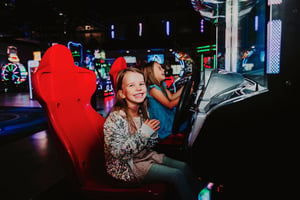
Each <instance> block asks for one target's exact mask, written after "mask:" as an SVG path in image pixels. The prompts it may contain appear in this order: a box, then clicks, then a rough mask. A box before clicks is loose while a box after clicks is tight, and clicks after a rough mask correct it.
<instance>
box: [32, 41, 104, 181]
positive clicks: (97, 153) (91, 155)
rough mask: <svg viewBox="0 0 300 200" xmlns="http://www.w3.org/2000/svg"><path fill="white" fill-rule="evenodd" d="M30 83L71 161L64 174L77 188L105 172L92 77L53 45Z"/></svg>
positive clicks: (60, 144)
mask: <svg viewBox="0 0 300 200" xmlns="http://www.w3.org/2000/svg"><path fill="white" fill-rule="evenodd" d="M32 81H33V88H34V92H35V95H36V96H37V98H38V100H39V102H40V103H41V105H42V106H43V108H44V109H45V111H46V114H47V117H48V122H49V125H50V128H51V129H52V132H53V133H54V136H55V137H56V138H57V139H58V140H57V141H58V143H59V146H61V149H62V151H65V153H67V154H68V155H67V157H69V159H70V161H71V162H70V165H68V166H67V167H66V168H69V169H67V171H68V170H71V171H72V173H75V174H74V175H75V176H74V177H76V179H78V180H76V181H77V182H78V183H79V185H81V184H84V183H85V182H86V181H87V180H88V179H89V178H90V177H92V176H94V174H93V172H95V171H98V172H99V171H102V172H103V171H105V169H104V156H103V124H104V121H105V119H104V118H103V117H102V116H101V115H100V114H98V113H97V112H96V111H95V110H94V109H93V108H92V106H91V103H90V100H91V96H92V94H93V93H94V91H95V89H96V75H95V73H94V72H93V71H90V70H88V69H84V68H80V67H78V66H76V65H75V64H74V60H73V56H72V54H71V52H70V51H69V49H68V48H67V47H65V46H63V45H54V46H52V47H51V48H49V49H48V50H47V51H46V53H45V54H44V56H43V58H42V60H41V62H40V65H39V67H38V70H37V71H36V72H35V73H34V74H33V80H32ZM64 160H65V159H64ZM93 168H97V170H94V169H93Z"/></svg>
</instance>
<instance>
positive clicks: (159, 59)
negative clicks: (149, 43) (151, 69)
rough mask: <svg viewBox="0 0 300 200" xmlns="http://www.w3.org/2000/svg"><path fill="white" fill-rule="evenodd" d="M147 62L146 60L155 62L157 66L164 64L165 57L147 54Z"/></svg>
mask: <svg viewBox="0 0 300 200" xmlns="http://www.w3.org/2000/svg"><path fill="white" fill-rule="evenodd" d="M147 60H148V62H151V61H156V62H158V63H159V64H164V62H165V56H164V54H149V55H147Z"/></svg>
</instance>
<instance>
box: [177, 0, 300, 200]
mask: <svg viewBox="0 0 300 200" xmlns="http://www.w3.org/2000/svg"><path fill="white" fill-rule="evenodd" d="M191 2H192V5H193V7H194V9H195V11H197V12H199V14H200V15H201V16H202V17H203V18H204V19H206V20H209V21H210V22H211V23H213V24H214V25H215V29H216V47H215V49H214V50H215V51H216V53H215V54H214V55H218V59H221V58H222V57H223V58H222V59H223V60H222V62H220V60H218V59H217V60H216V61H215V62H214V65H215V67H212V68H210V67H204V65H203V68H201V65H200V64H197V62H194V60H192V61H191V62H190V63H191V65H192V69H193V72H192V78H191V81H190V82H188V83H187V84H186V86H185V88H184V90H183V92H182V95H181V98H180V101H179V106H178V107H177V110H176V115H175V119H174V124H173V132H177V130H178V127H179V126H180V124H181V123H182V122H183V121H184V120H185V118H186V116H191V120H190V121H191V126H190V131H189V134H188V139H187V141H186V151H187V155H188V156H187V157H188V159H187V161H188V162H189V163H190V164H191V166H192V168H193V169H194V170H195V172H196V173H197V175H199V176H200V177H203V178H204V179H206V180H211V181H213V182H215V183H219V184H222V185H224V186H225V188H227V189H229V190H228V191H229V192H230V195H233V196H230V197H229V196H228V198H230V199H244V198H247V199H248V198H249V199H268V195H272V193H274V191H272V190H270V189H272V187H274V188H276V189H278V188H280V187H278V185H276V186H274V184H273V183H274V181H276V180H288V179H286V178H282V176H284V172H282V171H280V167H281V166H282V165H281V166H280V167H278V165H279V164H278V162H281V161H279V160H277V159H276V158H277V157H278V158H280V159H282V160H284V161H287V159H286V158H283V157H285V156H279V155H280V154H279V153H280V152H281V151H282V152H284V155H286V156H287V157H290V156H289V155H290V154H291V153H292V154H293V152H287V151H286V150H283V149H282V148H280V146H281V141H285V140H286V139H284V136H283V135H281V136H282V137H280V138H281V139H279V138H278V136H275V133H276V132H278V130H279V129H282V130H284V131H283V132H280V133H285V134H287V135H289V137H291V135H290V133H289V132H286V131H287V130H289V126H290V125H291V122H289V120H290V119H291V117H289V116H288V115H284V116H282V115H281V113H282V114H287V113H288V114H289V113H291V111H286V110H285V109H286V108H289V106H287V105H285V104H286V103H287V101H286V100H284V97H282V96H277V95H279V94H277V91H275V90H276V88H274V86H273V85H269V84H270V82H269V81H270V80H272V79H270V76H271V77H273V76H272V75H274V74H278V73H280V67H281V65H280V63H281V61H280V59H281V53H282V52H281V28H282V24H281V23H282V22H281V21H280V20H278V19H276V18H275V17H276V16H275V15H277V14H278V13H279V11H278V9H277V10H275V11H276V12H274V9H275V8H277V7H278V4H281V3H282V1H268V2H267V1H263V0H245V1H239V0H216V1H215V0H213V1H212V0H207V1H206V0H191ZM294 6H295V5H294ZM296 10H297V9H294V12H296ZM203 61H204V59H203ZM183 62H185V63H186V61H183ZM220 63H222V65H220ZM187 64H189V63H187ZM290 64H291V63H290ZM219 65H220V66H219ZM192 81H193V82H194V86H193V87H194V90H193V91H194V92H193V94H192V95H190V94H189V92H188V91H190V88H191V87H192V84H191V82H192ZM287 85H289V84H286V86H287ZM269 86H271V88H270V87H269ZM277 97H279V98H277ZM191 98H192V100H191ZM275 102H276V103H275ZM291 102H292V101H291ZM187 111H188V112H189V114H190V115H185V113H186V112H187ZM285 118H287V119H289V120H287V119H285ZM285 123H286V124H287V126H286V125H285ZM278 148H280V149H281V150H278ZM288 149H290V148H288ZM276 160H277V161H276ZM276 163H277V164H276ZM288 163H291V162H290V161H288ZM272 168H275V169H276V170H273V171H272V172H270V169H272ZM286 168H287V167H284V169H286ZM275 171H276V172H279V171H280V176H281V177H280V178H279V177H278V174H277V173H276V172H275ZM273 172H274V173H273ZM289 175H291V174H289ZM277 183H278V182H276V184H277ZM278 184H281V183H278ZM284 184H285V183H283V185H282V184H281V186H282V187H283V188H285V189H287V188H288V187H289V186H285V185H284ZM271 185H272V186H271ZM234 193H235V194H234ZM277 194H278V193H277ZM258 197H259V198H258ZM260 197H261V198H260ZM225 199H227V198H225Z"/></svg>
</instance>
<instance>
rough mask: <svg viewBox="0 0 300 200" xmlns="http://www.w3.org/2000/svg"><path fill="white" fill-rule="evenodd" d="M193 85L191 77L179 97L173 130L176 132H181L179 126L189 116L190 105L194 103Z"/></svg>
mask: <svg viewBox="0 0 300 200" xmlns="http://www.w3.org/2000/svg"><path fill="white" fill-rule="evenodd" d="M192 86H193V80H192V79H190V80H188V82H187V83H186V84H185V85H184V86H183V87H184V88H183V90H182V93H181V96H180V99H179V103H178V105H177V107H176V113H175V117H174V122H173V127H172V128H173V129H172V132H173V133H174V134H176V133H179V128H180V126H181V125H182V124H183V122H184V121H185V120H186V119H187V118H188V117H189V107H190V105H191V103H192V95H191V94H190V93H191V89H192Z"/></svg>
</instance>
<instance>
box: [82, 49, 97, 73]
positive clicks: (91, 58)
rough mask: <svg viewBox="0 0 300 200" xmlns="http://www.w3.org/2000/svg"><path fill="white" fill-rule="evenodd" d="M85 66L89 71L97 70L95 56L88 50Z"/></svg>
mask: <svg viewBox="0 0 300 200" xmlns="http://www.w3.org/2000/svg"><path fill="white" fill-rule="evenodd" d="M84 66H85V67H86V68H87V69H89V70H94V69H95V65H94V54H93V53H92V52H91V51H90V50H87V51H86V53H85V60H84Z"/></svg>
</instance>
